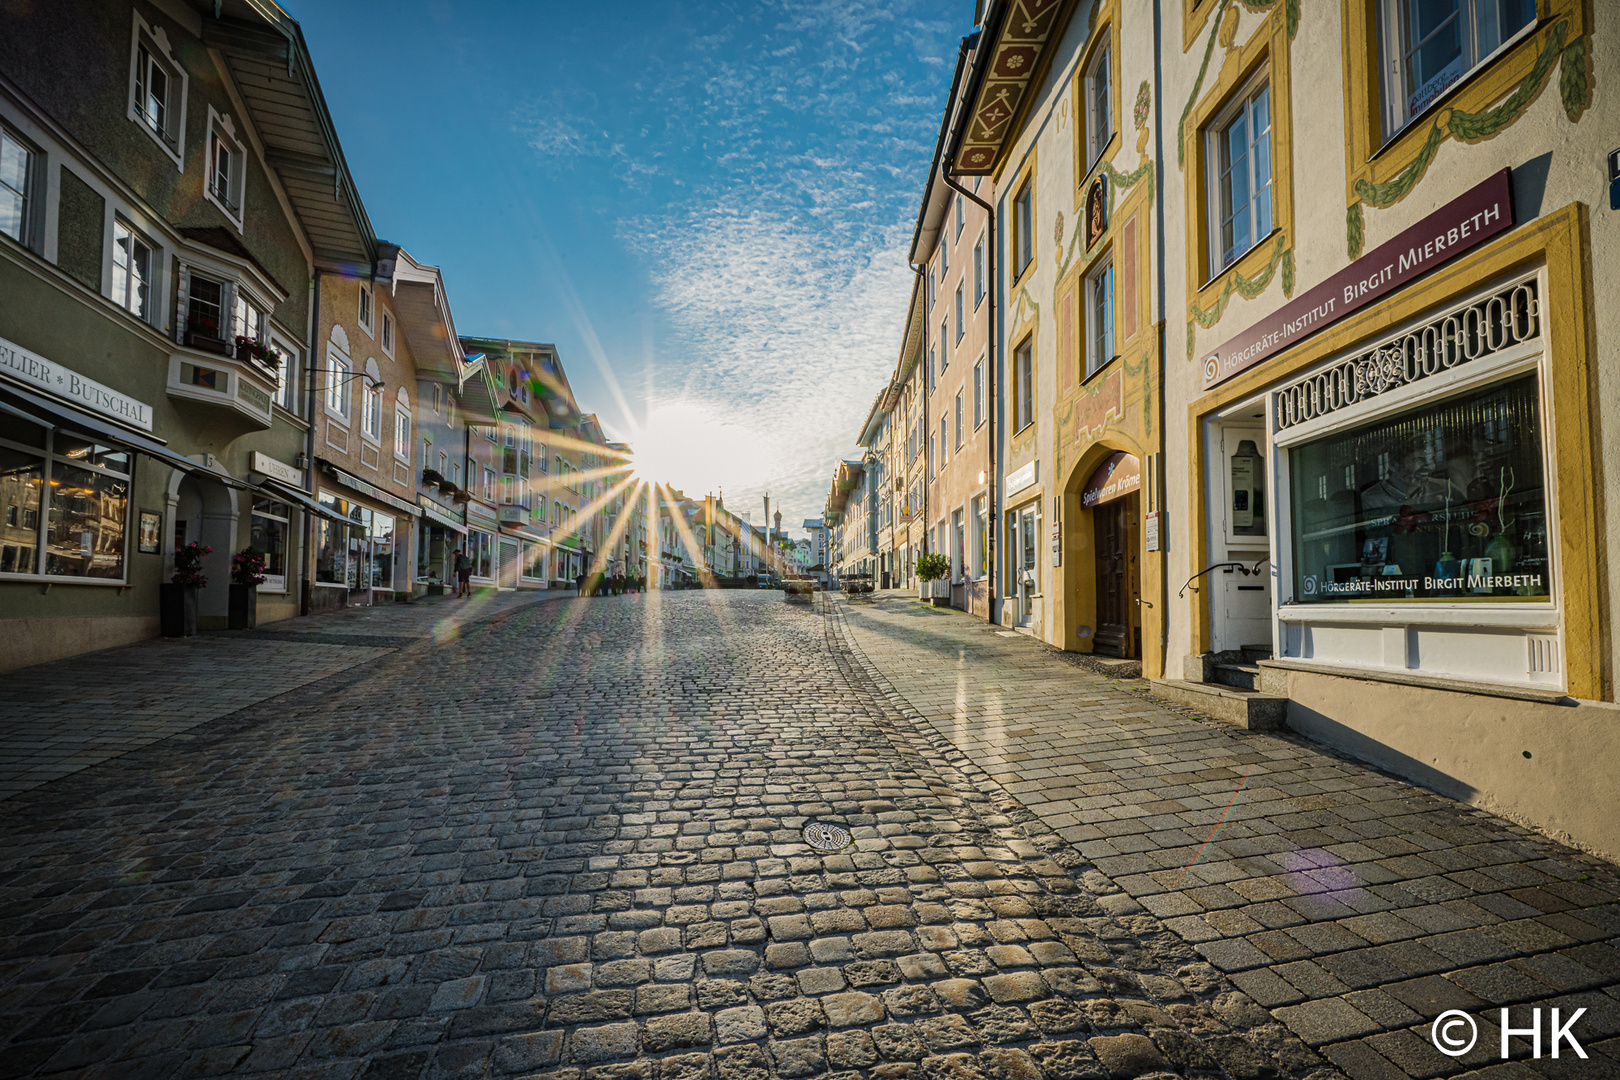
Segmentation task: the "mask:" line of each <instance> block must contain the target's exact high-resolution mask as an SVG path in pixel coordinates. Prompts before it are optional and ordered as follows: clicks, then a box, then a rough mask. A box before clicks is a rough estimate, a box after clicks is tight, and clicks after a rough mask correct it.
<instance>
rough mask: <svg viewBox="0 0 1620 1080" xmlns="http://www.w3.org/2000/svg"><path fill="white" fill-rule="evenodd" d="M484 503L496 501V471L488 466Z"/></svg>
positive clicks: (485, 470) (486, 467) (485, 474)
mask: <svg viewBox="0 0 1620 1080" xmlns="http://www.w3.org/2000/svg"><path fill="white" fill-rule="evenodd" d="M484 501H485V502H488V503H492V502H494V501H495V470H494V469H491V468H490V467H489V466H487V465H486V466H485V467H484Z"/></svg>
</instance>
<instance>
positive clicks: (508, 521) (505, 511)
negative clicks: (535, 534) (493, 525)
mask: <svg viewBox="0 0 1620 1080" xmlns="http://www.w3.org/2000/svg"><path fill="white" fill-rule="evenodd" d="M498 517H499V519H500V523H501V524H502V525H527V524H528V523H529V511H528V509H527V508H526V507H522V506H503V507H501V508H500V510H499V511H498Z"/></svg>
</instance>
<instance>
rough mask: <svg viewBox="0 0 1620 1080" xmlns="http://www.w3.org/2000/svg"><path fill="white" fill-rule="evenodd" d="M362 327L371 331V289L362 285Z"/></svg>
mask: <svg viewBox="0 0 1620 1080" xmlns="http://www.w3.org/2000/svg"><path fill="white" fill-rule="evenodd" d="M360 329H362V330H364V331H365V332H366V333H368V334H369V333H371V289H370V288H368V287H367V286H366V285H364V284H362V285H361V286H360Z"/></svg>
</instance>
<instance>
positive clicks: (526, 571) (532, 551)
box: [523, 541, 546, 581]
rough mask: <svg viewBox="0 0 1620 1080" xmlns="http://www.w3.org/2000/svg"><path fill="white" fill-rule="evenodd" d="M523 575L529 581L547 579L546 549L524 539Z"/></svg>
mask: <svg viewBox="0 0 1620 1080" xmlns="http://www.w3.org/2000/svg"><path fill="white" fill-rule="evenodd" d="M523 577H524V579H525V580H527V581H544V580H546V549H545V548H543V547H541V546H540V545H539V544H531V543H529V542H528V541H524V544H523Z"/></svg>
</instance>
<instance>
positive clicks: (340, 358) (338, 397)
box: [326, 349, 350, 421]
mask: <svg viewBox="0 0 1620 1080" xmlns="http://www.w3.org/2000/svg"><path fill="white" fill-rule="evenodd" d="M349 378H350V375H349V358H348V357H346V356H344V355H343V354H342V353H340V352H338V351H337V350H335V349H328V350H327V353H326V411H327V412H329V413H331V414H332V415H333V416H336V417H339V418H341V419H342V420H345V421H347V420H348V419H349Z"/></svg>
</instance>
